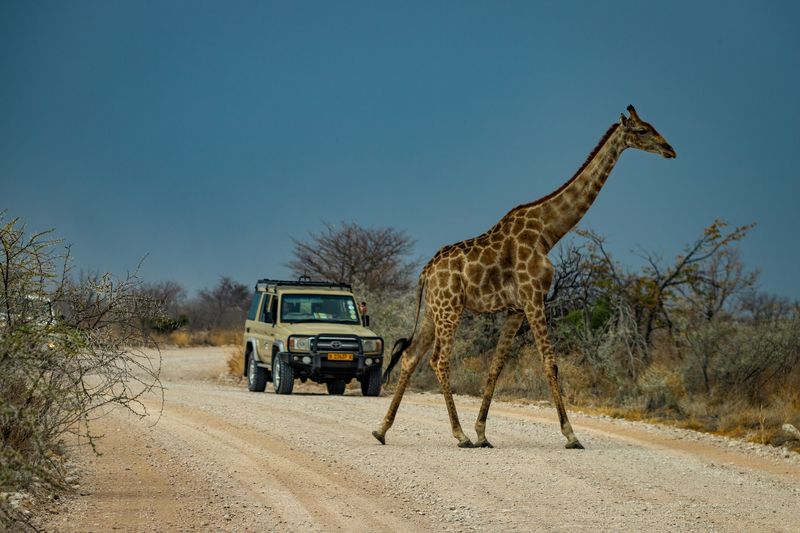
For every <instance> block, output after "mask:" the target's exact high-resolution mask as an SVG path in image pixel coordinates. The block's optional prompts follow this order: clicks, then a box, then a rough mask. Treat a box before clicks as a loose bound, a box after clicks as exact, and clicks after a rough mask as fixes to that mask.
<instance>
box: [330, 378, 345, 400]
mask: <svg viewBox="0 0 800 533" xmlns="http://www.w3.org/2000/svg"><path fill="white" fill-rule="evenodd" d="M325 386H326V387H328V394H333V395H336V396H341V395H342V394H344V389H345V388H346V387H347V383H345V382H344V380H343V379H335V380H333V381H329V382H327V383H325Z"/></svg>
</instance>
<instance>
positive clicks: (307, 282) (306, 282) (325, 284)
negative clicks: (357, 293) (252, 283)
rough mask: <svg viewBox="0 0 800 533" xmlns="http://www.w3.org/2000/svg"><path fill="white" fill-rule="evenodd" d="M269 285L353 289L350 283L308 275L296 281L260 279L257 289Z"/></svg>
mask: <svg viewBox="0 0 800 533" xmlns="http://www.w3.org/2000/svg"><path fill="white" fill-rule="evenodd" d="M269 287H320V288H325V289H344V290H347V291H352V290H353V287H352V285H350V284H349V283H336V282H333V281H311V278H309V277H308V276H301V277H300V279H298V280H296V281H291V280H285V279H267V278H264V279H260V280H258V281H257V282H256V290H266V289H268V288H269Z"/></svg>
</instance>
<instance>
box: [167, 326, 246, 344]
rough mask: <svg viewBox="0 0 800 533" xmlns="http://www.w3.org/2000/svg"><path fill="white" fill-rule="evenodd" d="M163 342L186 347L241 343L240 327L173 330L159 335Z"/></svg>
mask: <svg viewBox="0 0 800 533" xmlns="http://www.w3.org/2000/svg"><path fill="white" fill-rule="evenodd" d="M159 341H160V342H162V343H165V344H170V345H173V346H177V347H178V348H187V347H189V346H232V345H234V346H235V345H239V344H241V343H242V331H241V330H240V329H212V330H210V331H209V330H187V329H180V330H176V331H173V332H172V333H170V334H169V335H167V336H166V337H159Z"/></svg>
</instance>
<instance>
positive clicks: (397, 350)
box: [383, 338, 411, 383]
mask: <svg viewBox="0 0 800 533" xmlns="http://www.w3.org/2000/svg"><path fill="white" fill-rule="evenodd" d="M409 346H411V339H410V338H408V339H398V340H397V342H395V343H394V347H393V348H392V358H391V360H390V361H389V366H387V367H386V370H384V371H383V382H384V383H387V382H388V381H389V375H390V374H391V373H392V369H393V368H394V366H395V365H396V364H397V361H399V360H400V357H401V356H402V355H403V352H405V351H406V349H407V348H408V347H409Z"/></svg>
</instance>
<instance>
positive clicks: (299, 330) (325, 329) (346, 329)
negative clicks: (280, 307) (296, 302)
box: [285, 322, 378, 337]
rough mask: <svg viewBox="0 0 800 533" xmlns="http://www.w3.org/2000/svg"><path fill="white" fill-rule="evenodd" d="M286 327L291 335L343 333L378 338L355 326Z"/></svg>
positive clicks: (318, 324)
mask: <svg viewBox="0 0 800 533" xmlns="http://www.w3.org/2000/svg"><path fill="white" fill-rule="evenodd" d="M285 327H287V329H290V330H291V333H290V334H291V335H317V334H319V333H342V334H348V335H358V336H359V337H377V336H378V335H376V334H375V332H374V331H372V330H369V329H367V328H365V327H363V326H353V325H350V324H326V323H319V322H315V323H309V324H304V323H299V322H298V323H295V324H286V325H285Z"/></svg>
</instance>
